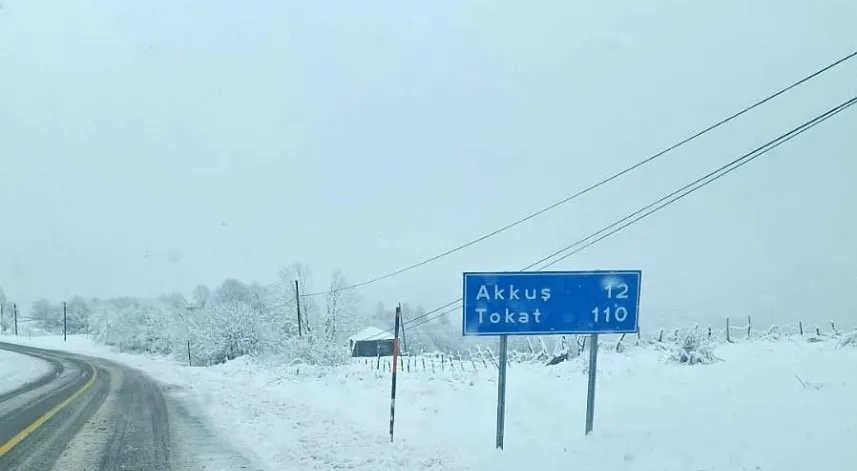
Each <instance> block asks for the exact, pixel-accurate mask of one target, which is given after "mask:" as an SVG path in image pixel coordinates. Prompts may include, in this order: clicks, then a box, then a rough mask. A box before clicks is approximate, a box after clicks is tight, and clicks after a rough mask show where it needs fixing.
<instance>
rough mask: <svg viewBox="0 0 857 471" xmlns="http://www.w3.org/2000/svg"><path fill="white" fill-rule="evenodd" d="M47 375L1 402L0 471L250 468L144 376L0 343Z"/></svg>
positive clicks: (97, 361) (103, 362)
mask: <svg viewBox="0 0 857 471" xmlns="http://www.w3.org/2000/svg"><path fill="white" fill-rule="evenodd" d="M0 348H2V349H5V350H9V351H13V352H17V353H22V354H26V355H30V356H33V357H37V358H41V359H43V360H45V361H46V362H48V363H49V364H50V365H51V367H52V371H51V372H50V373H49V374H47V375H45V376H43V377H41V378H38V379H37V380H35V381H33V382H31V383H29V384H26V385H24V386H22V387H20V388H18V389H17V390H15V391H11V392H9V393H5V394H3V395H0V470H2V471H13V470H14V471H98V470H101V471H114V470H123V471H185V470H188V471H195V470H200V471H201V470H205V471H219V470H222V471H226V470H229V471H234V470H253V469H256V468H254V467H252V466H251V464H250V463H249V462H248V461H247V460H246V459H244V458H243V457H242V456H241V455H240V454H238V453H236V452H234V451H232V450H231V449H230V446H229V444H228V443H224V442H223V441H221V440H219V439H218V438H217V437H215V436H214V434H212V433H210V431H208V430H207V429H206V427H205V426H204V425H203V421H202V420H200V419H199V413H198V412H196V411H193V410H192V409H191V406H189V405H188V404H186V403H183V402H182V401H179V400H176V399H173V398H171V397H170V394H169V391H168V390H165V388H163V387H162V386H161V385H159V384H158V383H156V382H155V381H153V380H152V379H150V378H149V377H148V376H146V375H145V374H143V373H141V372H139V371H137V370H135V369H132V368H129V367H126V366H123V365H120V364H117V363H114V362H111V361H108V360H103V359H98V358H92V357H85V356H81V355H75V354H71V353H65V352H58V351H50V350H41V349H35V348H30V347H23V346H19V345H12V344H6V343H0Z"/></svg>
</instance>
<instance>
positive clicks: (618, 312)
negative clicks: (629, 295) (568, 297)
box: [592, 306, 628, 322]
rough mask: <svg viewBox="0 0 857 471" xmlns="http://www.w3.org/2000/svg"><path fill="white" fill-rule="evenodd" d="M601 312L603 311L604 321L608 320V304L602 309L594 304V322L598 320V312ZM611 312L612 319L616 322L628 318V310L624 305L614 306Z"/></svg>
mask: <svg viewBox="0 0 857 471" xmlns="http://www.w3.org/2000/svg"><path fill="white" fill-rule="evenodd" d="M601 312H603V313H604V322H610V312H611V311H610V306H607V307H605V308H604V309H601V308H599V307H597V306H596V307H595V309H593V310H592V315H593V316H595V322H598V314H599V313H601ZM612 312H613V320H615V321H616V322H624V321H625V319H627V318H628V310H627V309H625V307H624V306H616V307H615V308H614V309H613V311H612Z"/></svg>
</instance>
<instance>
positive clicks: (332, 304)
mask: <svg viewBox="0 0 857 471" xmlns="http://www.w3.org/2000/svg"><path fill="white" fill-rule="evenodd" d="M359 307H360V306H359V298H358V296H357V293H356V292H355V291H354V289H353V288H349V283H348V280H347V279H346V278H345V275H343V274H342V272H341V271H340V270H336V271H334V272H333V275H332V276H331V279H330V288H329V290H328V293H327V304H326V309H325V319H324V335H325V336H326V337H327V339H328V340H330V341H334V342H336V341H340V340H341V341H344V339H345V338H347V337H348V336H349V335H351V334H353V333H354V332H356V331H357V330H359V329H360V327H361V322H360V317H361V316H360V315H359V314H358V310H359Z"/></svg>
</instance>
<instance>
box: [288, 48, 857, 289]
mask: <svg viewBox="0 0 857 471" xmlns="http://www.w3.org/2000/svg"><path fill="white" fill-rule="evenodd" d="M855 56H857V51H854V52H851V53H850V54H848V55H846V56H844V57H841V58H839V59H838V60H836V61H835V62H832V63H830V64H828V65H827V66H825V67H823V68H821V69H819V70H817V71H815V72H813V73H811V74H809V75H807V76H805V77H804V78H802V79H800V80H798V81H796V82H794V83H792V84H791V85H789V86H787V87H785V88H782V89H780V90H779V91H777V92H775V93H773V94H771V95H768V96H767V97H765V98H763V99H762V100H759V101H757V102H756V103H753V104H752V105H750V106H748V107H746V108H744V109H742V110H741V111H739V112H737V113H735V114H732V115H730V116H728V117H726V118H723V119H721V120H720V121H718V122H716V123H714V124H712V125H710V126H708V127H707V128H705V129H703V130H701V131H698V132H696V133H695V134H692V135H690V136H688V137H686V138H684V139H682V140H681V141H679V142H677V143H675V144H673V145H671V146H669V147H667V148H665V149H663V150H661V151H660V152H658V153H656V154H654V155H652V156H650V157H647V158H645V159H643V160H641V161H639V162H637V163H635V164H634V165H631V166H630V167H626V168H625V169H623V170H621V171H619V172H618V173H615V174H613V175H611V176H609V177H607V178H605V179H603V180H601V181H598V182H596V183H593V184H591V185H589V186H587V187H586V188H584V189H582V190H579V191H578V192H576V193H574V194H573V195H570V196H568V197H566V198H563V199H561V200H559V201H557V202H555V203H553V204H551V205H549V206H545V207H544V208H542V209H540V210H538V211H535V212H533V213H530V214H528V215H527V216H524V217H523V218H521V219H518V220H516V221H514V222H511V223H509V224H506V225H505V226H503V227H501V228H499V229H496V230H494V231H491V232H489V233H487V234H484V235H482V236H480V237H477V238H476V239H473V240H471V241H469V242H466V243H464V244H461V245H459V246H457V247H453V248H451V249H449V250H447V251H445V252H442V253H439V254H437V255H434V256H432V257H429V258H427V259H424V260H422V261H419V262H417V263H414V264H412V265H408V266H406V267H403V268H400V269H398V270H395V271H392V272H389V273H386V274H384V275H381V276H377V277H375V278H370V279H368V280H365V281H361V282H359V283H355V284H352V285H348V286H344V287H341V288H337V289H335V290H333V292H337V291H343V290H347V289H354V288H359V287H361V286H366V285H370V284H372V283H377V282H379V281H382V280H386V279H388V278H392V277H394V276H398V275H401V274H402V273H405V272H408V271H411V270H413V269H415V268H419V267H421V266H423V265H426V264H429V263H431V262H434V261H435V260H438V259H441V258H443V257H446V256H448V255H452V254H454V253H456V252H459V251H461V250H464V249H466V248H468V247H470V246H472V245H475V244H478V243H479V242H482V241H484V240H486V239H489V238H491V237H494V236H495V235H498V234H500V233H502V232H505V231H507V230H509V229H512V228H513V227H516V226H519V225H521V224H523V223H525V222H527V221H529V220H531V219H533V218H535V217H538V216H540V215H542V214H544V213H546V212H548V211H550V210H552V209H555V208H557V207H559V206H562V205H564V204H565V203H568V202H570V201H572V200H575V199H577V198H579V197H581V196H583V195H585V194H587V193H589V192H590V191H592V190H595V189H597V188H599V187H601V186H604V185H606V184H607V183H610V182H612V181H613V180H616V179H618V178H620V177H622V176H624V175H626V174H628V173H630V172H632V171H634V170H636V169H638V168H640V167H642V166H643V165H646V164H648V163H650V162H652V161H654V160H655V159H657V158H659V157H661V156H663V155H664V154H667V153H668V152H671V151H673V150H675V149H677V148H679V147H681V146H683V145H685V144H687V143H689V142H690V141H693V140H694V139H696V138H698V137H701V136H702V135H704V134H707V133H708V132H710V131H713V130H714V129H717V128H719V127H720V126H722V125H724V124H726V123H728V122H730V121H732V120H734V119H735V118H738V117H740V116H742V115H744V114H746V113H748V112H750V111H752V110H753V109H755V108H758V107H759V106H762V105H764V104H765V103H767V102H769V101H771V100H773V99H775V98H777V97H779V96H780V95H782V94H784V93H787V92H788V91H790V90H792V89H793V88H795V87H798V86H800V85H802V84H804V83H806V82H808V81H810V80H812V79H814V78H816V77H818V76H819V75H821V74H823V73H825V72H827V71H828V70H830V69H833V68H835V67H837V66H839V65H841V64H842V63H844V62H846V61H848V60H850V59H853V58H854V57H855ZM330 292H331V291H317V292H314V293H307V294H302V295H301V297H310V296H321V295H324V294H329V293H330Z"/></svg>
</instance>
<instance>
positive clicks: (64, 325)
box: [62, 301, 68, 342]
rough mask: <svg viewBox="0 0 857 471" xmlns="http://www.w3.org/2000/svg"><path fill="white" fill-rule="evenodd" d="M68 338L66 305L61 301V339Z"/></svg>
mask: <svg viewBox="0 0 857 471" xmlns="http://www.w3.org/2000/svg"><path fill="white" fill-rule="evenodd" d="M66 340H68V305H66V302H65V301H63V302H62V341H63V342H65V341H66Z"/></svg>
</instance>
